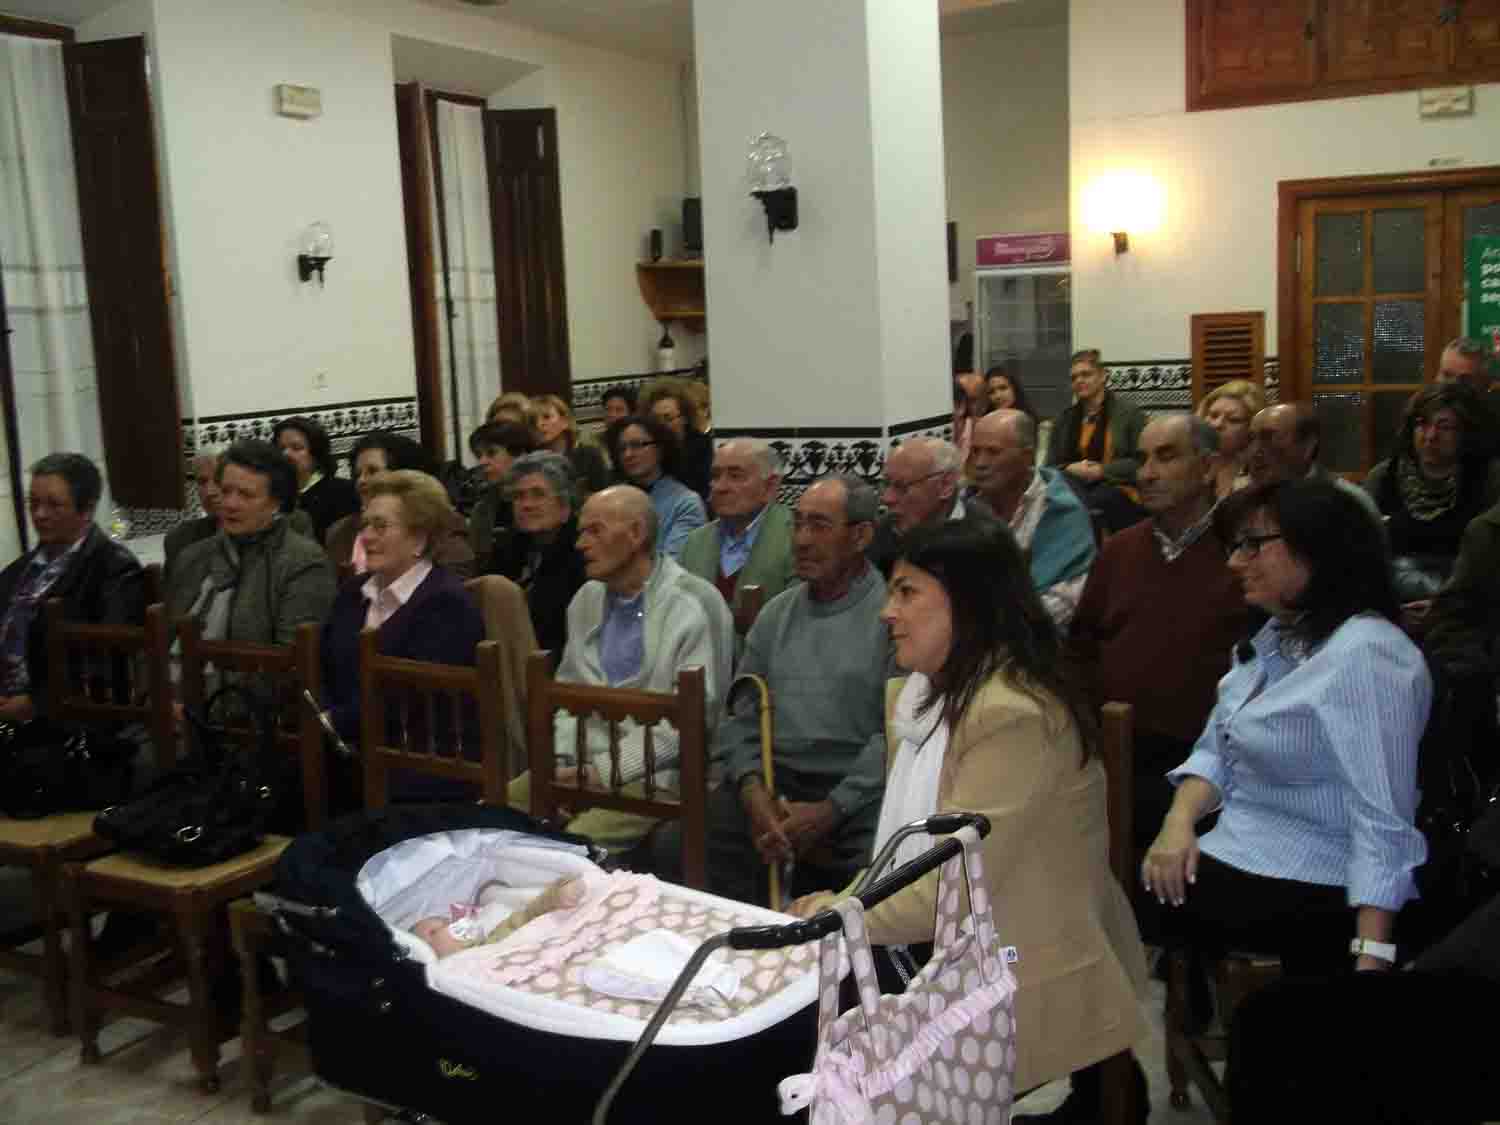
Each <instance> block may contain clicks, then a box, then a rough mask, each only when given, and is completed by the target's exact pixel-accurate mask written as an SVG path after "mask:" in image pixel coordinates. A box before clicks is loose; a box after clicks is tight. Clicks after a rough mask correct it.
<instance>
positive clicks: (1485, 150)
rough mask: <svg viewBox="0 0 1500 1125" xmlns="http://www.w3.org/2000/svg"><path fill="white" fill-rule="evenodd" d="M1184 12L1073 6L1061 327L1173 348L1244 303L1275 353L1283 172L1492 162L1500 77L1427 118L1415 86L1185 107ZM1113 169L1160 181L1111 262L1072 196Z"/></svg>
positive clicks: (1077, 334)
mask: <svg viewBox="0 0 1500 1125" xmlns="http://www.w3.org/2000/svg"><path fill="white" fill-rule="evenodd" d="M1184 20H1185V15H1184V10H1183V4H1182V0H1134V2H1133V3H1132V4H1131V5H1130V18H1129V19H1128V20H1126V19H1121V18H1120V5H1119V4H1118V3H1117V2H1115V0H1073V3H1072V4H1071V6H1070V14H1069V21H1070V22H1069V42H1070V45H1069V67H1068V73H1069V90H1070V114H1071V136H1070V152H1071V169H1072V185H1071V199H1072V220H1073V263H1074V273H1073V283H1074V285H1073V339H1074V342H1075V344H1076V346H1078V347H1085V346H1093V347H1099V348H1102V349H1103V350H1104V352H1105V358H1106V359H1107V360H1120V361H1127V360H1147V359H1180V358H1182V357H1185V356H1186V355H1187V354H1188V352H1189V346H1190V341H1189V329H1188V318H1189V316H1190V315H1191V314H1192V313H1195V312H1222V311H1239V310H1248V309H1264V310H1265V312H1266V338H1267V350H1268V351H1274V349H1275V340H1276V332H1277V327H1276V261H1275V253H1276V251H1275V246H1276V185H1277V183H1278V182H1279V181H1281V180H1294V179H1309V178H1320V177H1327V176H1348V175H1362V174H1376V173H1391V172H1407V171H1421V170H1425V169H1426V168H1427V167H1428V164H1429V161H1431V160H1433V159H1437V158H1451V157H1457V158H1460V159H1461V161H1462V164H1463V166H1474V165H1482V164H1494V163H1500V85H1482V86H1478V87H1476V88H1475V95H1474V101H1475V113H1474V115H1473V116H1471V117H1461V118H1449V119H1442V120H1433V121H1422V120H1420V119H1418V117H1417V93H1416V91H1407V92H1403V93H1398V94H1385V95H1380V96H1374V97H1362V98H1339V99H1333V100H1328V101H1317V102H1301V103H1291V104H1287V105H1279V106H1265V107H1254V108H1249V109H1229V110H1215V111H1209V112H1200V113H1191V114H1190V113H1187V112H1186V83H1187V77H1186V64H1185V56H1184V43H1185V23H1184ZM1122 172H1123V173H1133V172H1146V173H1149V174H1150V175H1152V176H1154V177H1155V178H1156V179H1157V180H1158V181H1159V183H1160V186H1161V188H1162V189H1163V202H1164V218H1163V222H1162V225H1161V228H1160V230H1158V231H1156V232H1154V233H1150V232H1144V231H1143V232H1141V233H1137V232H1134V231H1132V232H1131V238H1130V242H1131V249H1130V252H1129V253H1127V254H1124V255H1121V256H1120V257H1119V258H1118V259H1117V258H1116V257H1115V255H1114V253H1113V247H1112V244H1111V241H1110V238H1109V236H1108V235H1107V234H1104V233H1096V232H1092V231H1089V230H1088V229H1087V228H1086V227H1085V225H1084V214H1083V211H1084V207H1083V200H1084V196H1085V194H1086V193H1087V192H1088V190H1089V187H1090V185H1091V184H1092V183H1093V182H1094V181H1095V179H1096V177H1101V176H1108V175H1112V174H1116V173H1122Z"/></svg>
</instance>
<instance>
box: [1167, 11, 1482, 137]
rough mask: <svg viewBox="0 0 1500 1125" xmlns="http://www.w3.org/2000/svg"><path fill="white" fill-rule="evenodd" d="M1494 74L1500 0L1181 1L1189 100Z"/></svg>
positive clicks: (1407, 85) (1271, 98)
mask: <svg viewBox="0 0 1500 1125" xmlns="http://www.w3.org/2000/svg"><path fill="white" fill-rule="evenodd" d="M1495 81H1500V0H1187V83H1188V88H1187V108H1188V109H1189V110H1200V109H1224V108H1228V107H1230V106H1246V105H1262V104H1266V103H1270V102H1285V101H1303V100H1311V99H1316V98H1341V97H1352V96H1354V95H1358V94H1379V93H1388V92H1391V91H1394V90H1413V89H1419V88H1421V87H1424V86H1441V85H1446V84H1450V83H1471V82H1495Z"/></svg>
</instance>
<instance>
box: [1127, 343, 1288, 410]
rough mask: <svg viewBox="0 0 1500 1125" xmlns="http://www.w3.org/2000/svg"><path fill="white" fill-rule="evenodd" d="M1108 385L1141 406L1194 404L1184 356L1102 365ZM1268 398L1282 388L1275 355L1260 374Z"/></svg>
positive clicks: (1187, 406) (1164, 407)
mask: <svg viewBox="0 0 1500 1125" xmlns="http://www.w3.org/2000/svg"><path fill="white" fill-rule="evenodd" d="M1104 367H1105V371H1106V375H1107V378H1108V380H1109V389H1110V390H1112V391H1118V392H1119V393H1120V394H1121V396H1122V397H1124V398H1128V399H1129V400H1130V401H1131V402H1134V403H1135V404H1136V405H1137V406H1139V407H1141V408H1142V409H1143V410H1145V411H1147V412H1148V413H1150V412H1155V411H1158V410H1190V409H1192V405H1193V365H1192V363H1191V361H1189V360H1186V359H1151V360H1143V361H1139V362H1134V363H1106V364H1105V365H1104ZM1262 379H1263V386H1264V389H1265V392H1266V401H1267V402H1276V401H1278V399H1279V397H1280V394H1279V392H1280V390H1281V365H1280V363H1279V362H1278V361H1277V360H1276V358H1275V357H1271V358H1269V359H1267V360H1266V361H1265V373H1264V375H1263V376H1262Z"/></svg>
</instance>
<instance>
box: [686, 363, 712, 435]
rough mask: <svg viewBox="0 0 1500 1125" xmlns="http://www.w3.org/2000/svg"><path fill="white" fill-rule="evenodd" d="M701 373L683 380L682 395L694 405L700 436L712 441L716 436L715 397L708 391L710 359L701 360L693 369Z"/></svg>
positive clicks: (696, 424)
mask: <svg viewBox="0 0 1500 1125" xmlns="http://www.w3.org/2000/svg"><path fill="white" fill-rule="evenodd" d="M693 370H694V371H697V372H699V374H698V375H696V376H694V377H693V378H691V379H684V380H682V393H683V394H684V395H686V396H687V398H688V400H689V401H690V402H691V403H692V404H693V413H694V414H696V415H697V416H698V421H697V422H696V423H695V426H696V428H697V430H698V432H699V433H700V434H703V435H704V436H705V437H707V438H708V439H709V440H710V441H712V440H713V435H714V415H713V396H712V395H711V394H709V391H708V359H707V358H706V357H705V358H704V359H702V360H700V361H699V362H698V363H697V364H696V365H695V366H694V368H693Z"/></svg>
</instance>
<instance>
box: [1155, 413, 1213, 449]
mask: <svg viewBox="0 0 1500 1125" xmlns="http://www.w3.org/2000/svg"><path fill="white" fill-rule="evenodd" d="M1156 422H1181V423H1182V424H1183V425H1184V426H1185V427H1186V429H1187V436H1188V441H1190V442H1191V443H1192V445H1193V452H1194V453H1196V454H1197V455H1198V456H1199V457H1212V456H1213V455H1214V454H1215V453H1217V452H1219V431H1218V430H1216V429H1214V428H1213V427H1212V426H1210V425H1209V424H1208V422H1207V421H1206V420H1205V419H1203V418H1200V417H1199V416H1198V415H1196V414H1194V413H1193V412H1192V411H1191V410H1162V411H1159V412H1158V413H1156V414H1153V415H1151V418H1150V420H1149V421H1148V422H1147V423H1146V424H1147V425H1148V426H1149V425H1152V424H1154V423H1156Z"/></svg>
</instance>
